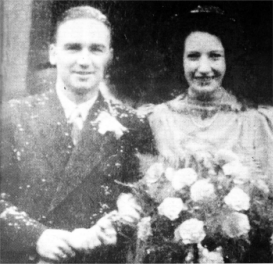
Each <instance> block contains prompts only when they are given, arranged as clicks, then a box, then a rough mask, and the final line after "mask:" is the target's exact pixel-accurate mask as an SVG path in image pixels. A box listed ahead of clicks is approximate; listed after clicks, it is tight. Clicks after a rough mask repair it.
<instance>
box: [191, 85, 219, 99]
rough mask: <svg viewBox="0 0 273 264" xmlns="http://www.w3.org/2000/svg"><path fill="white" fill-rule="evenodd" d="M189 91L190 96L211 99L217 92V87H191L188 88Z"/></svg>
mask: <svg viewBox="0 0 273 264" xmlns="http://www.w3.org/2000/svg"><path fill="white" fill-rule="evenodd" d="M189 90H190V92H191V93H192V94H195V95H196V96H204V97H211V96H213V95H214V94H215V93H216V92H217V91H218V90H219V86H210V85H207V86H199V85H193V86H191V87H190V88H189Z"/></svg>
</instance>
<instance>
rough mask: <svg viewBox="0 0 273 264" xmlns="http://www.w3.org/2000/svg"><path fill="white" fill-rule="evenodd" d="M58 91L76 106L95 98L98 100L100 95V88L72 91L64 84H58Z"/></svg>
mask: <svg viewBox="0 0 273 264" xmlns="http://www.w3.org/2000/svg"><path fill="white" fill-rule="evenodd" d="M57 89H58V90H59V92H61V93H62V94H63V95H64V96H65V97H67V98H68V99H69V100H70V101H72V102H73V103H75V104H82V103H85V102H87V101H90V100H92V99H94V98H97V96H98V93H99V88H96V89H92V90H88V91H87V90H78V91H72V90H71V89H68V88H66V87H65V86H64V84H63V83H62V82H58V83H57Z"/></svg>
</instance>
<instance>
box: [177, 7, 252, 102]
mask: <svg viewBox="0 0 273 264" xmlns="http://www.w3.org/2000/svg"><path fill="white" fill-rule="evenodd" d="M196 31H200V32H206V33H209V34H211V35H214V36H216V37H217V38H219V39H220V41H221V43H222V45H223V47H224V49H225V59H226V65H227V70H226V74H225V77H224V80H223V87H224V88H226V89H228V90H230V91H231V92H232V93H234V94H235V95H236V96H237V98H238V99H239V100H244V99H247V98H250V97H251V96H249V91H250V90H249V86H250V85H251V83H253V80H251V78H253V74H251V73H248V71H249V70H250V68H249V63H248V62H247V61H246V58H247V56H246V53H247V52H249V49H250V46H249V43H248V42H247V38H246V36H245V32H244V30H243V28H242V26H241V24H240V22H239V20H238V18H234V17H231V16H229V15H228V14H226V13H225V11H223V10H222V9H220V8H219V7H216V6H198V7H197V8H195V9H193V10H191V11H190V12H189V13H188V14H186V15H184V16H183V18H182V21H181V20H180V21H179V30H178V32H179V35H176V36H175V37H174V38H173V40H172V47H174V50H175V52H173V54H174V55H176V58H175V57H173V58H172V59H173V63H174V67H175V70H178V71H179V75H180V76H181V75H182V77H183V78H184V76H183V72H184V69H183V63H182V59H183V53H184V45H185V40H186V38H187V37H188V36H189V35H190V34H191V33H192V32H196ZM242 71H243V72H242ZM242 75H243V76H242Z"/></svg>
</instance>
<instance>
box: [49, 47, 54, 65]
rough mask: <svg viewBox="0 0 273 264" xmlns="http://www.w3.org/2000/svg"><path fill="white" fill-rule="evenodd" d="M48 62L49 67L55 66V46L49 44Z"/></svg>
mask: <svg viewBox="0 0 273 264" xmlns="http://www.w3.org/2000/svg"><path fill="white" fill-rule="evenodd" d="M49 62H50V64H51V65H56V45H55V44H50V46H49Z"/></svg>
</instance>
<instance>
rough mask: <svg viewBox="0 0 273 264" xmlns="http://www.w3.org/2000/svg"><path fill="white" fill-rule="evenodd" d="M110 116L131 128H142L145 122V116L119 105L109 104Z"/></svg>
mask: <svg viewBox="0 0 273 264" xmlns="http://www.w3.org/2000/svg"><path fill="white" fill-rule="evenodd" d="M110 109H111V114H112V115H113V116H115V117H116V118H117V119H118V120H119V121H120V122H121V123H125V124H130V125H131V126H133V127H135V126H142V125H143V124H145V123H146V122H147V118H146V116H145V115H143V114H140V113H139V112H138V111H137V110H136V109H134V108H132V107H130V106H128V105H125V104H121V103H113V102H110Z"/></svg>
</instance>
